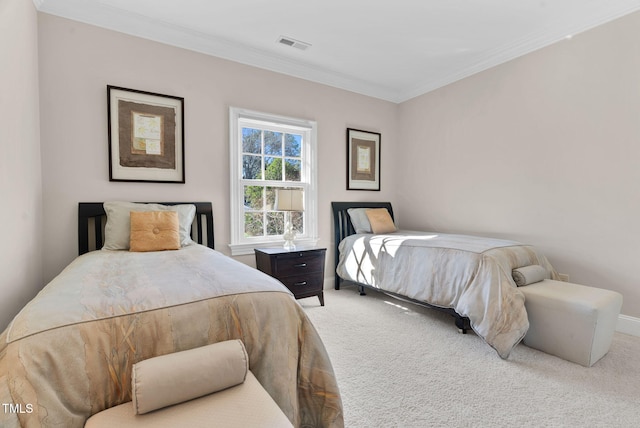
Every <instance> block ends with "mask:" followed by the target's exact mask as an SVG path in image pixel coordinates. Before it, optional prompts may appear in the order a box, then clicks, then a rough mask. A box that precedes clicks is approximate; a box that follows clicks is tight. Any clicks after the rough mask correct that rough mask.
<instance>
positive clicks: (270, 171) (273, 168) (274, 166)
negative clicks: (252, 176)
mask: <svg viewBox="0 0 640 428" xmlns="http://www.w3.org/2000/svg"><path fill="white" fill-rule="evenodd" d="M264 169H265V174H264V176H265V179H267V180H282V158H272V157H265V158H264Z"/></svg>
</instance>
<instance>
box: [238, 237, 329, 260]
mask: <svg viewBox="0 0 640 428" xmlns="http://www.w3.org/2000/svg"><path fill="white" fill-rule="evenodd" d="M318 240H319V239H318V238H305V239H303V238H300V239H296V240H295V244H296V246H300V247H303V246H304V247H307V246H315V245H316V244H317V243H318ZM283 245H284V241H283V240H280V241H263V242H252V243H250V244H229V248H230V249H231V255H232V256H243V255H247V254H254V251H253V250H254V249H255V248H274V247H282V246H283Z"/></svg>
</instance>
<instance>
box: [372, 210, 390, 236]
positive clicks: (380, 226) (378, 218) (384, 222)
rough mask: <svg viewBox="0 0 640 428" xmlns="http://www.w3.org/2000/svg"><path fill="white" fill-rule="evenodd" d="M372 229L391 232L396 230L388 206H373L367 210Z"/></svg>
mask: <svg viewBox="0 0 640 428" xmlns="http://www.w3.org/2000/svg"><path fill="white" fill-rule="evenodd" d="M366 214H367V217H368V218H369V223H371V231H372V232H373V233H391V232H395V231H396V225H395V224H393V219H392V218H391V215H390V214H389V211H388V210H387V209H386V208H372V209H369V210H367V211H366Z"/></svg>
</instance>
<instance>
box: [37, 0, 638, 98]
mask: <svg viewBox="0 0 640 428" xmlns="http://www.w3.org/2000/svg"><path fill="white" fill-rule="evenodd" d="M33 2H34V4H35V5H36V8H37V9H38V10H39V11H40V12H43V13H48V14H52V15H56V16H60V17H63V18H67V19H72V20H75V21H79V22H83V23H86V24H89V25H95V26H98V27H102V28H106V29H109V30H113V31H118V32H121V33H125V34H129V35H132V36H136V37H141V38H144V39H149V40H153V41H156V42H160V43H163V44H167V45H171V46H175V47H179V48H183V49H187V50H191V51H195V52H199V53H203V54H206V55H211V56H215V57H219V58H222V59H226V60H229V61H234V62H238V63H241V64H245V65H249V66H253V67H257V68H261V69H265V70H269V71H272V72H276V73H281V74H285V75H288V76H292V77H296V78H300V79H304V80H308V81H312V82H315V83H319V84H323V85H328V86H332V87H335V88H339V89H343V90H347V91H350V92H355V93H358V94H362V95H365V96H370V97H373V98H378V99H382V100H386V101H390V102H393V103H402V102H404V101H407V100H409V99H411V98H415V97H417V96H420V95H423V94H425V93H428V92H431V91H433V90H436V89H438V88H441V87H443V86H446V85H449V84H451V83H454V82H456V81H459V80H462V79H464V78H466V77H469V76H472V75H474V74H476V73H479V72H482V71H485V70H487V69H489V68H492V67H495V66H497V65H500V64H503V63H505V62H507V61H510V60H512V59H515V58H518V57H521V56H523V55H526V54H528V53H531V52H533V51H536V50H538V49H541V48H543V47H546V46H549V45H551V44H553V43H557V42H559V41H562V40H564V39H565V38H566V36H567V35H569V34H570V35H575V34H578V33H581V32H584V31H586V30H589V29H591V28H594V27H597V26H599V25H602V24H604V23H607V22H610V21H612V20H614V19H617V18H619V17H622V16H624V15H627V14H629V13H632V12H635V11H638V10H640V0H621V1H618V2H617V3H616V4H615V5H611V4H608V3H609V2H602V3H599V4H598V7H597V8H595V9H594V10H592V11H591V13H589V14H588V15H587V16H586V17H585V15H582V14H581V15H580V16H579V17H578V16H576V17H574V21H573V22H569V23H568V24H567V23H563V25H562V26H560V25H559V23H555V25H553V24H554V23H551V24H550V25H548V26H547V28H544V29H542V30H541V31H539V32H537V33H534V34H529V35H527V36H525V37H522V38H520V39H519V40H514V41H512V42H510V43H507V44H505V45H503V46H500V47H498V48H496V49H493V50H491V51H487V52H484V53H482V54H481V57H478V58H476V60H475V61H472V62H469V63H467V64H466V65H465V66H463V67H462V68H460V69H458V70H457V71H455V72H453V73H451V72H449V73H447V74H442V75H440V76H436V77H435V78H430V79H429V80H424V81H420V82H414V83H413V84H412V83H411V82H407V85H405V86H404V87H399V88H392V87H387V86H383V85H380V84H377V83H374V82H369V81H367V80H365V79H363V78H362V76H351V75H346V74H343V73H339V72H336V71H334V70H331V69H328V68H324V67H321V66H317V65H315V64H309V63H305V62H302V61H297V60H295V59H292V58H290V57H285V56H282V55H279V54H278V53H277V52H274V51H264V50H262V49H256V48H254V47H251V46H248V45H244V44H241V43H238V42H234V41H231V40H228V39H224V38H222V37H219V36H216V35H213V34H208V33H204V32H199V31H195V30H192V29H189V28H186V27H183V26H179V25H176V24H173V23H169V22H165V21H161V20H157V19H152V18H149V17H147V16H144V15H140V14H137V13H132V12H129V11H126V10H123V9H120V8H116V7H113V6H109V5H107V4H105V3H103V2H100V1H97V2H90V3H89V2H86V1H85V0H67V1H65V2H58V1H55V0H33Z"/></svg>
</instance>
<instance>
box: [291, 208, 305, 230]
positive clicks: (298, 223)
mask: <svg viewBox="0 0 640 428" xmlns="http://www.w3.org/2000/svg"><path fill="white" fill-rule="evenodd" d="M291 224H293V230H295V231H296V233H298V234H300V235H302V234H303V233H304V212H302V211H292V212H291Z"/></svg>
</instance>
